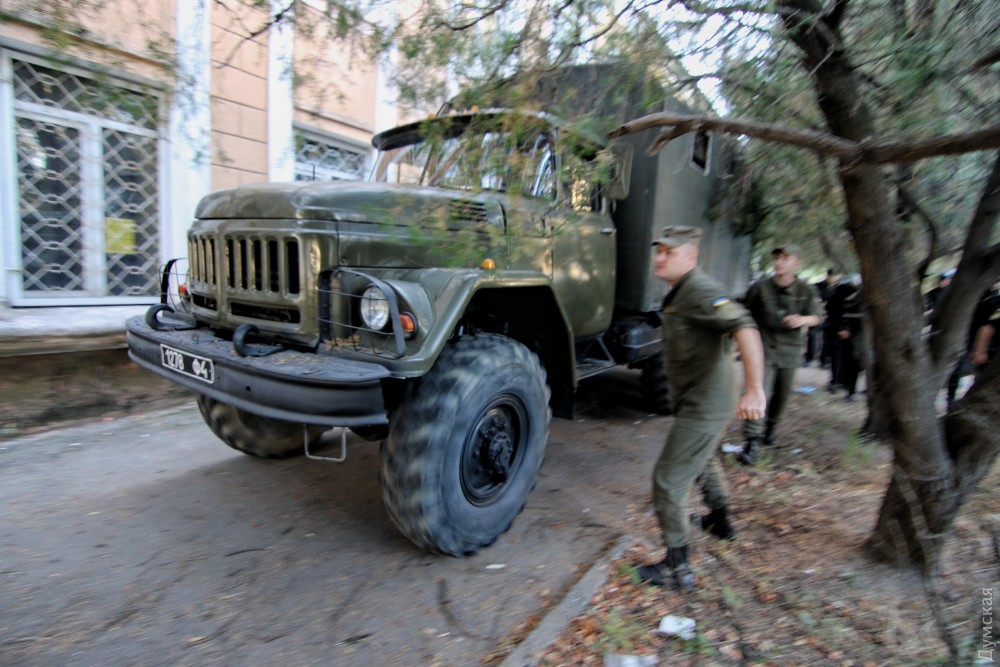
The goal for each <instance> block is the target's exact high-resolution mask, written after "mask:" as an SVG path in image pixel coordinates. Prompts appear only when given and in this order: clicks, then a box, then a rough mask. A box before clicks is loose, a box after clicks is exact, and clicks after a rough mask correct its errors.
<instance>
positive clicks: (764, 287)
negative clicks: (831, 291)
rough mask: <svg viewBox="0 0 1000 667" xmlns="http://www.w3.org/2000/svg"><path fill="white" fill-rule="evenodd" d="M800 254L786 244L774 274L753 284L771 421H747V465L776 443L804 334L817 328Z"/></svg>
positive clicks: (751, 301) (751, 304)
mask: <svg viewBox="0 0 1000 667" xmlns="http://www.w3.org/2000/svg"><path fill="white" fill-rule="evenodd" d="M800 254H801V251H800V250H799V248H798V246H794V245H785V246H781V247H779V248H775V249H774V250H773V251H772V252H771V256H772V257H773V258H774V275H773V276H771V277H770V278H763V279H761V280H758V281H757V282H756V283H754V284H753V285H752V286H751V287H750V290H749V291H748V292H747V295H746V299H745V303H746V307H747V308H748V309H749V310H750V313H751V315H753V319H754V320H755V321H756V322H757V326H758V327H760V336H761V338H762V339H763V341H764V389H765V391H766V392H767V421H766V423H765V421H764V420H763V419H748V420H746V421H745V422H744V423H743V434H744V435H745V436H746V445H745V446H744V448H743V451H742V452H741V453H740V454H739V461H740V462H741V463H743V464H745V465H754V464H755V463H756V462H757V456H758V455H759V449H760V445H761V443H763V444H765V445H772V444H774V432H775V429H776V428H777V426H778V422H779V421H780V420H781V413H782V412H784V410H785V405H786V404H787V403H788V397H789V395H790V394H791V392H792V381H793V380H794V379H795V370H796V369H797V368H798V367H799V360H800V359H801V357H802V334H803V332H804V331H805V330H806V329H807V328H808V327H814V326H816V325H817V324H819V316H818V315H817V310H818V309H817V306H816V298H815V295H814V293H813V289H812V286H811V285H809V283H807V282H805V281H804V280H801V279H799V277H798V276H797V275H796V272H797V271H798V270H799V265H800V263H801V262H800V260H799V257H800Z"/></svg>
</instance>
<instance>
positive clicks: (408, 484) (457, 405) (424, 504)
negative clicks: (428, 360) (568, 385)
mask: <svg viewBox="0 0 1000 667" xmlns="http://www.w3.org/2000/svg"><path fill="white" fill-rule="evenodd" d="M550 418H551V412H550V410H549V388H548V385H547V384H546V381H545V371H544V369H543V368H542V366H541V364H540V363H539V361H538V358H537V357H536V356H535V355H534V354H532V353H531V352H529V351H528V349H527V348H526V347H524V346H523V345H521V344H520V343H518V342H516V341H514V340H511V339H509V338H506V337H504V336H498V335H493V334H478V335H475V336H466V337H462V338H460V339H459V340H457V341H456V342H455V343H454V344H452V345H449V346H448V347H446V348H445V349H444V350H443V351H442V352H441V356H440V357H439V358H438V360H437V362H436V363H435V365H434V367H433V368H432V369H431V370H430V371H429V372H428V373H427V374H426V375H425V376H424V377H423V378H422V379H421V380H420V381H419V382H417V383H415V384H413V385H411V386H410V387H408V388H407V390H406V392H405V394H404V397H403V401H402V403H401V404H400V406H399V409H397V410H396V411H395V413H394V414H393V417H392V419H391V421H390V424H389V435H388V437H387V438H386V439H385V440H384V441H383V443H382V456H381V480H382V500H383V502H384V504H385V508H386V511H387V512H388V513H389V516H390V517H391V518H392V521H393V523H395V524H396V526H397V527H398V528H399V530H400V531H402V533H403V534H404V535H405V536H406V537H408V538H409V539H410V540H412V541H413V542H414V543H415V544H417V545H418V546H420V547H423V548H424V549H427V550H428V551H432V552H436V553H443V554H449V555H451V556H467V555H471V554H474V553H476V552H477V551H478V550H479V549H481V548H482V547H485V546H488V545H490V544H492V543H493V542H494V541H495V540H496V539H497V537H498V536H500V535H501V534H503V533H505V532H506V531H507V530H508V529H509V528H510V526H511V523H512V522H513V521H514V517H516V516H517V515H518V514H519V513H520V512H521V510H522V509H523V508H524V504H525V500H526V499H527V497H528V494H529V493H530V492H531V490H532V489H533V488H534V485H535V476H536V475H537V473H538V469H539V467H540V466H541V464H542V458H543V455H544V453H545V444H546V442H547V440H548V433H549V420H550Z"/></svg>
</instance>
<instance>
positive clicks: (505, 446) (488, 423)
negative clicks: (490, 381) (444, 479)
mask: <svg viewBox="0 0 1000 667" xmlns="http://www.w3.org/2000/svg"><path fill="white" fill-rule="evenodd" d="M522 419H523V414H522V412H521V411H520V410H519V409H518V406H517V405H512V404H510V403H509V402H508V401H498V402H497V403H494V405H493V406H492V407H490V408H489V409H487V410H484V411H483V412H482V413H481V415H480V419H479V420H478V421H477V423H476V425H475V428H473V429H472V431H470V433H469V437H468V439H467V440H466V443H465V454H464V457H463V462H462V489H463V491H464V492H465V496H466V498H468V499H469V500H470V501H471V502H473V503H475V504H477V505H488V504H489V503H490V502H492V501H493V500H494V499H495V498H496V497H497V496H498V495H499V494H500V493H501V492H502V490H503V488H504V485H505V484H506V483H507V481H508V480H509V479H510V477H511V475H512V473H513V471H514V468H515V467H516V465H517V456H518V441H519V438H520V424H521V423H522Z"/></svg>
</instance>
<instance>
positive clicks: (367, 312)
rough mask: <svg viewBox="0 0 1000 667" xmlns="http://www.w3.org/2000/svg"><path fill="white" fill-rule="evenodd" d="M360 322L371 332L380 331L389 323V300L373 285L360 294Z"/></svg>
mask: <svg viewBox="0 0 1000 667" xmlns="http://www.w3.org/2000/svg"><path fill="white" fill-rule="evenodd" d="M361 321H362V322H364V323H365V326H366V327H368V328H369V329H371V330H373V331H381V330H382V329H384V328H385V325H386V324H388V323H389V300H388V299H387V298H386V296H385V292H383V291H382V290H380V289H379V288H378V287H375V286H374V285H370V286H369V287H368V289H366V290H365V291H364V292H362V293H361Z"/></svg>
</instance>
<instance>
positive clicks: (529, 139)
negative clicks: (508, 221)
mask: <svg viewBox="0 0 1000 667" xmlns="http://www.w3.org/2000/svg"><path fill="white" fill-rule="evenodd" d="M435 125H436V124H435V123H428V124H427V127H426V128H424V130H423V131H422V132H421V133H420V134H419V135H417V134H416V133H414V135H413V141H412V142H411V143H402V144H400V143H398V142H396V143H394V145H393V147H392V148H390V149H388V150H384V151H381V152H380V153H379V156H378V159H377V160H376V163H375V168H374V170H373V172H372V180H374V181H376V182H381V183H400V184H408V185H425V186H434V187H441V188H449V189H455V190H465V191H481V190H490V191H494V192H513V193H517V194H523V195H528V196H532V197H540V198H543V199H549V200H551V199H554V198H555V196H556V154H555V151H554V150H553V147H552V141H551V138H550V133H549V132H548V131H546V130H535V131H531V132H528V133H525V132H523V131H511V130H508V129H503V128H495V127H494V128H492V129H487V128H481V127H473V126H468V127H466V128H464V131H462V132H461V133H460V134H451V135H450V136H449V135H443V136H435V135H434V133H433V130H434V129H435V127H434V126H435Z"/></svg>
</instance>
